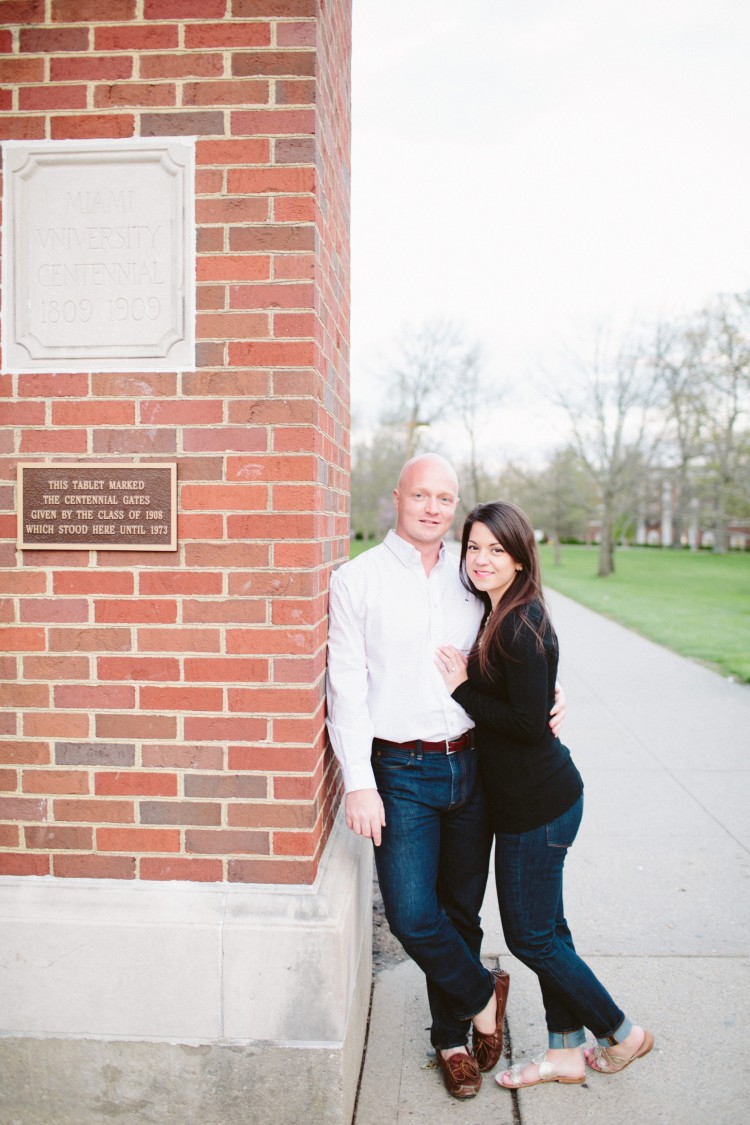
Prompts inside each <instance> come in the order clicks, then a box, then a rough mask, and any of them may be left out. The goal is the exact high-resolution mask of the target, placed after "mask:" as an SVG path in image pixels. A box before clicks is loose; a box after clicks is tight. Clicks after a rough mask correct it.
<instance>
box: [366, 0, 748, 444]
mask: <svg viewBox="0 0 750 1125" xmlns="http://www.w3.org/2000/svg"><path fill="white" fill-rule="evenodd" d="M749 111H750V3H748V2H747V0H354V76H353V124H354V134H353V180H352V192H353V198H352V254H353V260H352V268H353V272H352V396H353V405H354V409H355V412H356V413H357V414H359V415H360V416H362V417H366V416H367V411H368V410H370V411H372V407H373V403H374V402H375V401H376V400H377V397H378V395H377V389H376V386H375V384H376V379H375V377H374V375H373V371H374V370H376V369H377V358H378V355H379V354H380V353H382V352H383V351H387V349H388V346H389V345H390V344H391V342H392V341H393V339H394V338H395V337H396V336H397V335H398V334H399V332H400V331H401V329H402V328H403V326H404V325H407V324H419V323H421V322H423V321H425V320H426V319H429V318H432V317H435V316H442V317H447V318H449V319H452V320H454V321H456V322H457V323H459V324H461V325H463V326H464V327H465V328H466V331H467V333H468V335H469V336H470V337H471V338H473V339H477V340H479V341H481V342H482V343H483V345H484V347H485V351H486V355H487V360H488V363H487V366H488V369H489V370H490V371H491V372H493V373H494V374H496V375H497V378H498V379H500V380H502V381H503V382H506V383H509V384H511V385H512V387H513V401H512V402H511V401H510V400H509V401H508V405H507V406H506V408H505V409H504V410H503V411H502V412H501V416H500V418H499V420H495V422H494V423H493V434H494V435H495V445H496V447H501V448H502V450H503V452H506V453H508V454H510V455H512V456H514V457H519V458H525V457H526V456H527V455H529V456H532V455H533V454H534V453H535V452H536V453H539V452H542V451H544V450H545V449H548V448H551V447H553V446H555V445H557V444H559V443H560V439H561V437H562V436H563V435H562V433H561V431H560V430H559V429H558V428H557V427H555V426H552V428H551V427H550V415H549V411H548V409H547V408H546V407H545V406H544V404H543V403H542V402H541V401H540V399H539V396H538V392H537V390H536V389H535V388H536V386H537V384H538V382H539V380H540V371H542V370H547V371H554V370H555V367H556V365H559V356H560V354H561V352H562V350H563V349H564V348H566V347H567V348H574V349H577V350H579V351H583V350H585V349H586V348H587V347H588V346H589V345H590V344H592V343H593V339H594V336H595V334H596V331H597V328H598V327H599V326H610V327H612V326H614V328H615V330H617V328H618V326H625V325H627V324H630V323H632V322H634V321H653V320H655V319H658V318H669V317H671V316H675V315H679V314H681V313H683V312H688V311H691V310H694V309H697V308H699V307H700V306H701V305H702V304H703V303H704V302H705V301H706V300H707V299H708V298H709V297H710V296H711V295H712V294H714V293H717V292H719V291H739V290H742V289H747V288H750V144H749V143H748V140H749V137H748V132H749V130H748V121H749V119H750V118H749ZM551 429H552V430H553V431H554V432H551ZM447 452H449V450H447Z"/></svg>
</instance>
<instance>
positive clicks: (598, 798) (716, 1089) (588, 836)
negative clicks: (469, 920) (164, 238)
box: [355, 592, 750, 1125]
mask: <svg viewBox="0 0 750 1125" xmlns="http://www.w3.org/2000/svg"><path fill="white" fill-rule="evenodd" d="M549 602H550V606H551V610H552V615H553V619H554V621H555V625H556V627H557V630H558V633H559V636H560V644H561V651H562V662H561V671H560V675H561V679H562V682H563V684H564V686H565V692H566V695H567V699H568V713H569V714H568V720H567V722H566V725H565V730H564V733H563V737H564V740H565V742H566V743H567V744H568V745H569V746H570V748H571V750H572V753H573V757H574V759H575V761H576V764H577V765H578V767H579V769H580V770H581V773H582V774H583V776H584V780H585V783H586V812H585V816H584V822H583V827H582V829H581V832H580V834H579V838H578V840H577V841H576V844H575V846H574V848H573V849H572V851H571V854H570V856H569V858H568V862H567V865H566V914H567V917H568V921H569V922H570V924H571V929H572V931H573V935H574V938H575V941H576V946H577V948H578V949H579V951H580V952H581V954H582V955H583V956H584V957H585V958H586V960H587V961H588V962H589V963H590V964H591V966H592V968H593V969H594V971H595V972H596V973H597V974H598V975H599V976H600V977H601V979H602V981H603V982H604V983H605V984H606V985H607V987H608V988H609V989H610V991H611V992H612V993H613V995H614V997H615V999H616V1000H617V1001H618V1003H619V1004H620V1005H621V1007H622V1008H623V1009H624V1010H625V1011H626V1012H627V1013H628V1014H629V1015H630V1016H631V1018H632V1019H634V1020H635V1021H636V1022H638V1023H641V1024H643V1025H645V1026H646V1027H648V1028H650V1029H652V1030H653V1032H654V1033H655V1035H656V1048H655V1049H654V1051H652V1053H651V1054H650V1055H649V1056H648V1057H647V1058H645V1059H643V1060H640V1061H638V1062H637V1063H636V1064H634V1065H633V1066H632V1067H630V1068H629V1069H628V1070H626V1071H625V1072H624V1073H622V1074H618V1075H612V1076H605V1075H597V1074H591V1075H590V1078H588V1079H587V1082H586V1084H585V1085H584V1086H571V1087H565V1086H560V1085H558V1084H553V1085H549V1086H541V1087H537V1088H534V1089H530V1090H526V1091H520V1092H518V1093H517V1094H511V1093H509V1092H506V1091H504V1090H500V1089H498V1088H497V1086H496V1085H495V1082H494V1079H493V1076H492V1075H487V1076H485V1080H484V1085H483V1087H482V1090H481V1092H480V1093H479V1095H478V1097H476V1098H474V1099H471V1100H470V1101H466V1102H458V1101H456V1100H455V1099H452V1098H450V1097H449V1096H448V1095H447V1093H446V1092H445V1090H444V1087H443V1084H442V1080H441V1078H440V1076H439V1074H438V1073H437V1072H436V1071H435V1070H434V1069H425V1067H426V1066H429V1058H428V1054H427V1052H428V1051H429V1035H428V1033H427V1031H426V1028H427V1026H428V1024H429V1010H428V1008H427V1003H426V997H425V990H424V983H423V978H422V974H421V973H420V971H419V970H418V969H417V967H416V966H415V965H414V964H413V962H411V961H406V962H404V963H403V964H400V965H398V966H396V967H395V968H390V969H386V970H384V971H382V972H381V973H379V974H378V975H377V976H376V978H375V987H374V994H373V1004H372V1016H371V1022H370V1033H369V1041H368V1047H367V1053H366V1057H365V1063H364V1069H363V1077H362V1084H361V1089H360V1094H359V1101H358V1106H357V1112H356V1115H355V1125H407V1123H408V1125H415V1123H419V1122H428V1121H429V1122H430V1125H443V1123H449V1122H451V1123H452V1122H462V1123H465V1125H490V1123H491V1125H506V1123H507V1125H511V1123H513V1125H519V1123H520V1125H586V1123H589V1122H590V1123H592V1125H593V1123H594V1122H596V1123H597V1125H601V1123H602V1122H606V1123H607V1125H633V1123H634V1122H637V1123H642V1125H651V1123H656V1122H659V1123H666V1122H668V1123H674V1125H678V1123H679V1125H704V1123H705V1122H710V1123H711V1125H741V1123H744V1122H750V1064H748V1062H747V1051H746V1044H745V1040H746V1027H747V1023H746V1021H747V1018H748V1016H747V1013H748V1011H749V1010H750V894H748V886H749V880H750V855H749V853H750V816H749V815H748V811H749V810H750V800H748V796H749V795H750V785H749V784H748V782H749V779H750V761H749V760H748V759H749V756H748V749H749V748H750V687H747V686H744V687H743V686H740V685H738V684H734V683H730V682H728V681H727V680H724V679H722V678H721V677H720V676H718V675H716V674H715V673H713V672H710V671H707V670H706V669H703V668H701V667H699V666H698V665H696V664H692V663H691V662H690V661H688V660H684V659H683V658H681V657H679V656H675V655H674V654H672V653H670V652H668V651H667V650H666V649H663V648H660V647H659V646H658V645H655V644H652V643H651V642H650V641H646V640H643V639H642V638H641V637H638V636H636V635H635V634H634V633H631V632H629V631H628V630H626V629H623V628H622V627H620V626H619V625H615V624H614V623H612V622H610V621H607V620H606V619H605V618H602V617H600V616H598V615H597V614H594V613H592V612H590V611H589V610H586V609H584V608H583V607H581V606H579V605H577V604H576V603H575V602H572V601H570V600H569V599H567V598H565V597H563V596H562V595H560V594H556V593H553V592H552V593H550V594H549ZM494 899H495V895H494V888H493V887H492V885H491V884H490V887H489V888H488V894H487V899H486V902H485V909H484V915H483V921H484V927H485V943H484V955H485V956H486V958H487V963H488V964H489V965H492V964H496V963H497V960H496V959H497V958H499V960H500V963H501V964H502V965H503V967H504V968H507V969H509V970H510V973H511V990H510V999H509V1004H508V1027H509V1032H510V1041H511V1044H512V1057H513V1060H514V1061H516V1060H519V1059H524V1058H529V1057H531V1056H532V1055H534V1054H536V1053H537V1052H538V1051H539V1050H540V1049H541V1048H543V1046H544V1044H545V1042H546V1035H545V1028H544V1018H543V1011H542V1005H541V998H540V995H539V990H538V985H537V982H536V978H535V977H534V976H533V974H531V973H530V972H529V971H528V970H527V969H526V968H524V966H522V965H520V964H519V963H518V962H517V961H515V959H514V958H513V957H511V956H510V954H509V953H508V952H507V950H506V947H505V945H504V942H503V938H502V931H501V928H500V922H499V917H498V912H497V905H496V902H495V901H494ZM502 1069H504V1064H502V1063H501V1064H500V1065H499V1066H498V1068H497V1072H496V1073H499V1072H500V1071H501V1070H502Z"/></svg>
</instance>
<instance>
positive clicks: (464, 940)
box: [372, 740, 494, 1050]
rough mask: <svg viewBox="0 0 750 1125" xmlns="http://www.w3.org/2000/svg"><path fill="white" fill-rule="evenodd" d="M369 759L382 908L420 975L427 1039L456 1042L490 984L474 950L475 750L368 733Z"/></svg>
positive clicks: (480, 887) (479, 851)
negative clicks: (418, 746) (378, 808)
mask: <svg viewBox="0 0 750 1125" xmlns="http://www.w3.org/2000/svg"><path fill="white" fill-rule="evenodd" d="M372 763H373V768H374V770H375V779H376V781H377V786H378V791H379V793H380V796H381V797H382V799H383V804H384V806H385V819H386V825H385V828H384V829H383V838H382V843H381V844H380V847H377V848H375V862H376V865H377V870H378V880H379V882H380V890H381V893H382V895H383V905H384V907H385V914H386V918H387V919H388V924H389V925H390V927H391V930H392V931H393V933H394V934H395V936H396V937H397V938H398V940H399V941H400V942H401V944H402V945H403V947H404V949H405V950H406V952H407V953H408V954H409V956H410V957H412V958H413V959H414V960H415V961H416V963H417V964H418V965H419V967H420V968H421V969H422V971H423V972H424V974H425V976H426V977H427V992H428V997H429V1002H430V1011H431V1013H432V1030H431V1034H430V1038H431V1041H432V1044H433V1046H434V1047H436V1048H438V1049H443V1050H446V1049H447V1048H449V1047H460V1046H463V1045H464V1044H465V1043H466V1042H467V1038H468V1034H469V1030H470V1027H471V1020H470V1017H471V1016H474V1015H476V1013H477V1012H480V1011H481V1010H482V1008H484V1007H485V1006H486V1005H487V1003H488V1002H489V1000H490V998H491V996H492V992H493V989H494V980H493V977H492V975H491V973H490V972H489V971H488V970H487V969H485V967H484V966H483V965H482V963H481V961H480V959H479V950H480V947H481V944H482V928H481V924H480V917H479V911H480V908H481V905H482V899H483V897H484V891H485V886H486V883H487V873H488V868H489V856H490V847H491V843H492V834H491V831H490V828H489V823H488V820H487V815H486V809H485V804H484V797H483V794H482V790H481V787H480V784H479V780H478V777H477V758H476V750H474V749H466V750H461V751H459V752H458V753H456V754H436V753H424V752H422V751H417V750H402V749H397V748H395V747H390V746H387V745H383V744H382V743H379V742H378V741H377V740H376V741H375V743H374V744H373V755H372Z"/></svg>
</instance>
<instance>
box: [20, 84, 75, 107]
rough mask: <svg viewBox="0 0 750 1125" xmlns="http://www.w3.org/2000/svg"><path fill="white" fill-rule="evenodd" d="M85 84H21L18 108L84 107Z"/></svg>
mask: <svg viewBox="0 0 750 1125" xmlns="http://www.w3.org/2000/svg"><path fill="white" fill-rule="evenodd" d="M87 107H88V89H87V87H86V86H39V87H37V86H22V87H21V89H20V90H19V91H18V108H19V109H30V110H33V109H54V110H61V109H86V108H87Z"/></svg>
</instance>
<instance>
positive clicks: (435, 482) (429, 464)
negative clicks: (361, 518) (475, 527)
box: [393, 460, 458, 550]
mask: <svg viewBox="0 0 750 1125" xmlns="http://www.w3.org/2000/svg"><path fill="white" fill-rule="evenodd" d="M393 499H394V503H395V505H396V512H397V521H396V533H397V534H398V535H400V536H401V538H402V539H405V540H406V542H407V543H411V545H412V546H413V547H416V548H417V549H418V550H419V549H420V548H422V547H431V546H435V545H437V544H438V543H440V541H441V539H442V538H443V536H444V535H445V533H446V532H447V531H448V529H449V528H450V526H451V524H452V523H453V518H454V516H455V514H456V505H457V504H458V494H457V491H456V481H455V478H454V477H453V475H452V474H451V473H450V472H449V470H448V469H447V468H446V467H444V466H443V465H441V464H440V462H437V461H429V460H426V461H417V462H416V463H415V464H414V465H412V466H411V467H410V468H409V469H407V471H406V473H405V475H404V477H403V478H402V480H401V481H400V482H399V487H398V488H395V489H394V490H393Z"/></svg>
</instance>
